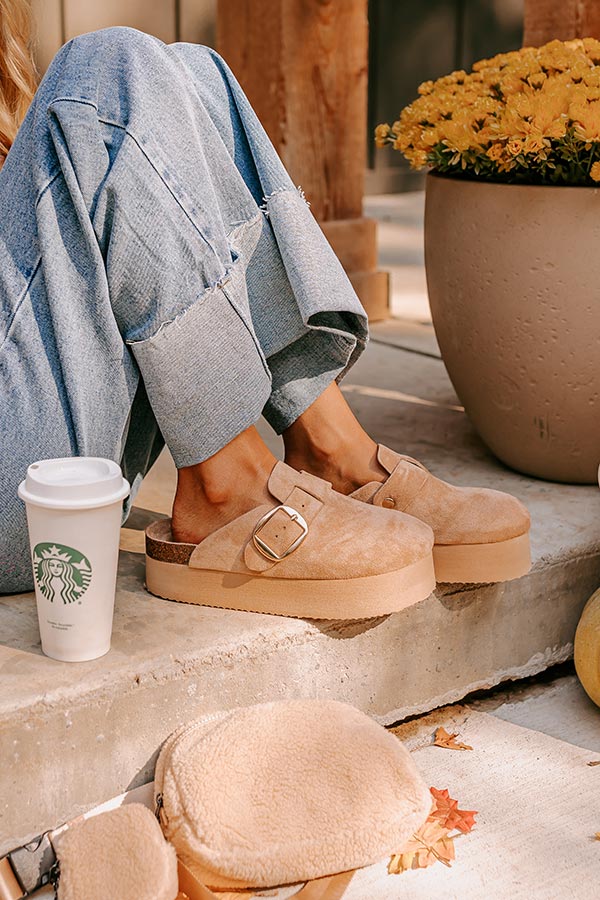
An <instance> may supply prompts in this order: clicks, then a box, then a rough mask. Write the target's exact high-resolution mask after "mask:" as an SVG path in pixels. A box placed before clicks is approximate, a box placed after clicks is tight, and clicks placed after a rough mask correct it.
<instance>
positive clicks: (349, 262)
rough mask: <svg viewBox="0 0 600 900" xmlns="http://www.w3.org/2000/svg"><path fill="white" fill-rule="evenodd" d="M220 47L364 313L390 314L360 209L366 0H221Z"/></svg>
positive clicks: (372, 233)
mask: <svg viewBox="0 0 600 900" xmlns="http://www.w3.org/2000/svg"><path fill="white" fill-rule="evenodd" d="M217 45H218V48H219V51H220V53H222V55H223V56H224V57H225V59H226V60H227V62H228V63H229V64H230V66H231V68H232V69H233V71H234V73H235V75H236V77H237V78H238V80H239V81H240V83H241V85H242V87H243V88H244V90H245V91H246V93H247V95H248V98H249V99H250V102H251V103H252V105H253V106H254V108H255V109H256V112H257V114H258V116H259V118H260V120H261V121H262V123H263V125H264V127H265V129H266V131H267V133H268V134H269V137H270V138H271V140H272V141H273V144H274V146H275V148H276V150H277V152H278V153H279V154H280V156H281V158H282V159H283V162H284V164H285V166H286V168H287V169H288V171H289V173H290V175H291V177H292V179H293V180H294V182H295V183H296V184H300V185H301V186H302V188H303V189H304V191H305V194H306V197H307V199H308V200H309V201H310V204H311V209H312V211H313V213H314V215H315V217H316V218H317V220H318V221H319V223H320V225H321V227H322V228H323V231H324V232H325V235H326V237H327V239H328V240H329V242H330V243H331V245H332V247H333V249H334V250H335V252H336V253H337V255H338V257H339V258H340V260H341V262H342V265H343V266H344V268H345V269H346V272H347V273H348V275H349V277H350V280H351V281H352V284H353V286H354V289H355V290H356V292H357V294H358V295H359V297H360V299H361V301H362V303H363V305H364V306H365V309H366V310H367V313H368V314H369V318H370V319H371V320H376V319H382V318H385V317H386V316H387V315H388V306H389V301H388V297H389V275H388V273H387V272H379V271H377V226H376V222H375V221H374V220H372V219H366V218H363V216H362V198H363V193H364V173H365V166H366V146H365V133H366V122H367V77H368V66H367V49H368V20H367V0H344V2H339V0H219V3H218V12H217Z"/></svg>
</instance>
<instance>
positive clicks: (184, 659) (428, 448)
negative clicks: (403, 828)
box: [0, 344, 600, 853]
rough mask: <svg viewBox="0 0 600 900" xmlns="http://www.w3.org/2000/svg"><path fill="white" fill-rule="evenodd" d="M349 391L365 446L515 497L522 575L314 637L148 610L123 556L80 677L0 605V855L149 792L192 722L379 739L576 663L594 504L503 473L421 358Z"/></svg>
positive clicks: (352, 381) (379, 355) (159, 496)
mask: <svg viewBox="0 0 600 900" xmlns="http://www.w3.org/2000/svg"><path fill="white" fill-rule="evenodd" d="M345 391H346V396H347V398H348V400H349V402H350V403H351V404H352V406H353V407H354V409H355V410H356V411H357V413H358V415H359V417H360V418H361V420H362V421H363V423H364V425H365V427H366V428H367V429H368V430H369V431H370V432H371V433H372V434H373V436H374V437H375V438H377V439H378V440H382V441H384V442H386V443H388V444H389V445H391V446H392V447H394V448H396V449H398V450H401V451H403V452H408V453H410V454H411V455H414V456H417V457H419V458H420V459H422V460H423V461H424V462H425V463H426V464H428V465H429V466H430V467H431V468H432V469H433V471H434V472H435V473H436V474H439V475H441V476H442V477H445V478H447V479H449V480H451V481H454V482H456V483H460V484H479V485H487V486H490V487H495V488H499V489H501V490H507V491H510V492H512V493H514V494H515V495H517V496H519V497H521V498H522V499H523V500H524V501H525V502H526V503H527V504H528V506H529V508H530V510H531V513H532V518H533V532H532V535H533V551H534V567H533V570H532V572H531V574H530V575H528V576H527V577H525V578H523V579H520V580H519V581H516V582H510V583H507V584H501V585H484V586H467V587H465V586H453V587H449V586H444V585H442V586H439V587H438V589H437V590H436V592H435V593H434V594H432V595H431V596H430V597H429V598H428V599H427V600H425V601H423V602H422V603H421V604H419V605H417V606H413V607H411V608H409V609H407V610H405V611H404V612H402V613H398V614H395V615H392V616H387V617H383V618H379V619H375V620H363V621H358V622H356V621H354V622H352V621H342V622H339V621H338V622H328V623H323V622H317V621H310V620H302V619H284V618H276V617H269V616H262V615H257V614H251V613H236V612H232V611H225V610H216V609H209V608H203V607H194V606H187V605H183V604H176V603H169V602H167V601H162V600H158V599H156V598H153V597H151V596H149V595H148V594H147V593H146V592H145V591H144V588H143V577H144V571H143V558H142V557H141V556H139V555H137V554H135V553H122V555H121V565H120V575H119V583H118V596H117V604H116V614H115V631H114V640H113V648H112V650H111V651H110V653H109V654H108V655H107V656H105V657H104V658H103V659H99V660H96V661H93V662H89V663H81V664H76V665H75V664H66V663H59V662H56V661H53V660H50V659H47V658H46V657H44V656H43V655H42V654H41V651H40V645H39V636H38V630H37V621H36V614H35V604H34V599H33V597H32V596H31V595H24V596H18V597H1V598H0V635H1V638H0V742H1V748H0V758H1V760H2V765H1V766H0V798H1V799H0V853H1V852H3V850H6V849H8V848H9V847H11V846H14V844H15V843H16V842H19V841H22V840H24V839H27V838H29V837H31V836H33V835H34V834H37V833H39V832H40V831H41V830H43V829H46V828H49V827H54V826H56V825H57V824H58V823H60V822H62V821H65V820H67V819H69V818H72V817H73V816H74V815H76V814H78V813H79V812H81V811H83V810H86V809H89V808H90V807H92V806H93V805H95V804H97V803H99V802H102V801H103V800H106V799H107V798H109V797H112V796H115V795H117V794H119V793H122V792H123V791H125V790H127V789H130V788H132V787H134V786H137V785H140V784H143V783H145V782H147V781H148V780H150V778H151V777H152V773H153V766H154V760H155V757H156V752H157V750H158V748H159V746H160V744H161V742H162V741H163V740H164V738H165V737H166V736H167V735H168V734H169V732H171V731H172V730H173V729H174V728H175V727H176V726H177V725H178V724H179V723H181V722H184V721H186V720H189V719H191V718H193V717H195V716H197V715H199V714H201V713H205V712H209V711H212V710H217V709H222V708H230V707H233V706H237V705H242V704H249V703H254V702H259V701H263V700H270V699H276V698H282V697H294V696H321V697H336V698H339V699H344V700H347V701H349V702H351V703H354V704H355V705H356V706H358V707H360V708H361V709H363V710H365V711H367V712H368V713H370V714H371V715H373V716H374V717H376V718H377V719H378V720H379V721H381V722H383V723H386V724H388V723H393V722H397V721H399V720H401V719H404V718H405V717H407V716H412V715H415V714H416V713H421V712H424V711H427V710H431V709H434V708H436V707H438V706H441V705H443V704H447V703H452V702H455V701H457V700H459V699H461V698H463V697H464V696H466V695H467V694H468V693H470V692H471V691H474V690H477V689H481V688H486V687H489V686H491V685H496V684H498V683H500V682H502V681H506V680H511V679H516V678H521V677H524V676H526V675H531V674H533V673H535V672H540V671H542V670H543V669H544V668H546V667H548V666H550V665H553V664H554V663H558V662H561V661H563V660H565V659H567V658H568V657H569V656H570V655H571V653H572V641H573V635H574V631H575V626H576V623H577V620H578V617H579V614H580V612H581V609H582V607H583V604H584V603H585V601H586V600H587V598H588V596H589V595H590V594H591V593H592V591H593V590H594V589H595V588H596V587H597V586H598V584H599V583H600V515H599V513H600V509H599V506H600V492H599V491H598V490H597V489H596V488H593V487H589V488H588V487H572V486H568V485H554V484H547V483H544V482H541V481H535V480H533V479H527V478H523V477H521V476H519V475H517V474H515V473H514V472H510V471H508V470H507V469H505V468H504V467H502V466H501V465H500V464H498V463H497V462H496V461H495V460H494V459H493V458H492V457H491V456H490V454H489V453H488V452H487V451H486V449H485V448H484V447H483V445H482V444H481V442H480V441H479V439H478V438H477V436H476V435H475V433H474V432H473V430H472V428H471V427H470V425H469V422H468V420H467V419H466V417H465V415H464V412H462V410H461V408H460V404H459V403H458V401H457V398H456V397H455V395H454V393H453V391H452V388H451V385H450V383H449V381H448V378H447V376H446V373H445V370H444V367H443V364H442V362H441V361H440V360H438V359H436V358H434V357H432V356H422V355H420V353H418V352H407V351H405V350H402V349H399V348H398V347H396V346H382V345H380V344H377V345H373V346H371V347H370V348H369V350H368V351H367V353H366V354H365V356H364V358H363V359H362V360H361V361H360V362H359V363H358V364H357V366H356V367H355V369H354V370H353V371H352V372H351V373H350V375H349V378H348V380H347V382H346V384H345ZM271 441H272V444H273V446H274V447H278V446H279V443H278V441H277V440H275V439H271ZM160 465H161V467H162V475H161V482H160V484H157V485H154V486H152V484H151V483H150V485H149V486H148V488H147V489H146V493H145V495H142V498H141V500H144V502H145V503H148V498H149V497H150V498H152V497H153V498H154V500H156V502H155V503H153V505H154V506H155V508H157V509H160V508H161V507H162V508H163V509H164V508H165V507H166V506H167V505H168V498H169V496H170V493H169V489H168V488H167V489H165V488H164V485H165V484H167V485H168V484H169V481H168V479H169V478H172V471H171V470H170V468H169V463H168V460H166V459H163V460H162V461H161V464H160ZM144 498H145V499H144ZM137 515H138V522H140V523H141V522H142V521H143V514H142V513H138V514H137ZM442 786H443V785H442Z"/></svg>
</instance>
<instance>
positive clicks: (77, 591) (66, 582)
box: [33, 544, 92, 603]
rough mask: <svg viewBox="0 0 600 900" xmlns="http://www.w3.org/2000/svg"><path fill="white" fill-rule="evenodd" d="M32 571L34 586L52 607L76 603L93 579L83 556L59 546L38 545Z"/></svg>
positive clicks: (76, 551)
mask: <svg viewBox="0 0 600 900" xmlns="http://www.w3.org/2000/svg"><path fill="white" fill-rule="evenodd" d="M33 571H34V574H35V580H36V582H37V586H38V587H39V589H40V591H41V592H42V594H43V595H44V597H47V598H48V600H50V602H51V603H54V601H55V600H62V602H63V603H74V602H75V601H76V600H79V599H80V598H81V597H83V595H84V594H85V592H86V590H87V587H88V585H89V583H90V581H91V578H92V567H91V566H90V562H89V560H88V559H87V558H86V557H85V556H84V555H83V553H79V551H78V550H73V548H72V547H63V545H62V544H37V545H36V547H35V548H34V550H33Z"/></svg>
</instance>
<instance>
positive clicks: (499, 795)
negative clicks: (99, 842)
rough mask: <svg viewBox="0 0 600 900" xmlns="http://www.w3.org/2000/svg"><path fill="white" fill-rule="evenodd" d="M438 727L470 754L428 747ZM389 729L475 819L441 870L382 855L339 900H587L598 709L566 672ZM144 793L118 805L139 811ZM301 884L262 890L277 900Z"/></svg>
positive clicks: (595, 866)
mask: <svg viewBox="0 0 600 900" xmlns="http://www.w3.org/2000/svg"><path fill="white" fill-rule="evenodd" d="M524 720H525V721H526V723H527V727H523V721H524ZM440 725H442V726H444V727H445V728H446V730H447V731H449V732H459V735H460V738H461V740H463V741H464V742H466V743H468V744H469V745H471V746H472V750H471V751H468V752H455V751H451V750H446V749H442V748H439V747H434V746H432V739H433V735H434V733H435V730H436V729H437V728H438V727H439V726H440ZM392 730H393V732H394V733H395V734H396V735H397V736H398V738H399V739H400V740H402V742H403V743H404V745H405V746H406V747H407V748H408V749H409V750H410V751H411V752H412V754H413V759H414V761H415V763H416V765H417V767H418V768H419V770H420V772H421V774H422V775H423V777H424V778H425V780H426V782H427V783H428V784H430V785H433V786H435V787H437V788H439V789H444V788H446V789H448V791H449V793H450V795H451V796H452V797H454V798H456V799H457V800H458V801H459V806H460V807H461V808H464V809H466V808H468V809H476V810H477V811H478V812H477V816H476V824H475V827H474V829H473V830H472V832H471V833H470V834H468V835H461V836H458V837H457V838H455V852H456V859H455V861H454V862H453V864H452V866H451V867H450V868H446V867H444V866H443V865H441V864H439V863H436V864H434V865H433V866H432V867H431V868H428V869H425V870H419V871H409V872H406V873H403V874H401V875H390V874H388V872H387V860H383V861H382V862H381V863H379V864H377V865H373V866H369V867H367V868H364V869H361V870H358V871H356V872H355V873H354V874H353V875H352V877H351V879H350V880H349V881H348V882H346V887H345V890H344V893H343V896H344V900H405V898H406V900H409V898H410V900H431V898H432V897H444V898H447V900H481V898H483V897H485V898H486V900H529V898H532V900H558V898H563V897H566V896H571V897H573V898H574V900H596V897H597V895H598V872H599V870H600V869H599V863H598V850H597V847H598V844H597V842H596V841H595V840H594V835H595V834H596V831H597V828H598V820H597V804H596V799H595V798H596V796H597V775H596V774H595V773H596V772H597V769H596V768H594V767H592V766H590V763H592V762H593V763H597V762H600V710H599V709H598V708H597V707H595V706H594V705H593V704H592V703H591V701H589V700H588V698H587V697H586V696H585V694H584V692H583V690H582V688H581V686H580V685H579V684H578V682H577V680H576V679H575V677H574V676H568V677H560V678H558V679H557V680H555V681H553V682H550V683H548V682H546V681H544V682H543V683H540V682H538V683H535V682H534V683H527V684H526V685H525V686H524V687H517V686H512V687H510V688H509V689H508V690H506V691H495V692H494V693H493V695H492V696H490V697H489V698H486V699H483V700H479V701H477V702H475V703H469V704H468V705H467V706H450V707H445V708H444V709H441V710H437V711H436V712H434V713H430V714H429V715H426V716H423V717H419V718H417V719H415V720H413V721H411V722H410V723H407V724H404V725H401V726H399V727H396V728H394V729H392ZM144 790H145V789H141V793H140V791H138V792H134V794H135V797H128V800H132V799H135V800H136V802H142V803H147V804H149V805H150V804H151V802H152V800H151V793H150V792H148V795H145V794H144ZM118 802H119V801H115V802H114V804H113V805H117V803H118ZM399 849H401V848H399ZM300 887H301V886H300V885H297V886H293V887H286V888H284V889H282V890H279V891H268V892H267V891H265V892H264V895H265V896H266V895H267V894H268V895H269V896H271V897H273V898H274V900H288V898H291V897H292V896H295V895H296V894H297V892H298V890H299V888H300ZM258 895H260V896H263V894H262V893H261V892H259V893H258V894H257V896H258ZM39 896H40V897H41V896H45V897H48V898H49V897H50V896H53V895H52V894H51V892H50V891H48V892H47V893H45V894H44V893H43V892H42V893H40V895H39Z"/></svg>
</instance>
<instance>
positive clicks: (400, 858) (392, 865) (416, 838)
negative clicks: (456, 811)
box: [388, 820, 454, 875]
mask: <svg viewBox="0 0 600 900" xmlns="http://www.w3.org/2000/svg"><path fill="white" fill-rule="evenodd" d="M453 859H454V840H453V838H451V837H450V835H449V834H448V830H447V829H446V828H444V827H443V825H440V823H439V822H430V821H429V820H428V821H427V822H425V824H424V825H422V826H421V828H419V830H418V831H416V832H415V833H414V834H413V836H412V838H411V839H410V841H409V842H408V844H407V845H406V847H405V848H404V850H403V851H402V853H397V854H395V855H394V856H392V858H391V859H390V862H389V864H388V873H389V874H390V875H399V874H400V873H401V872H406V871H407V870H408V869H426V868H427V867H428V866H432V865H433V864H434V863H435V862H442V863H444V865H445V866H450V865H451V863H452V860H453Z"/></svg>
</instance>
